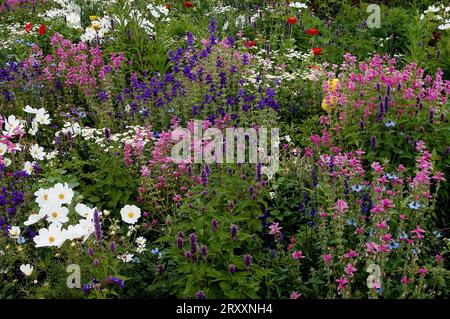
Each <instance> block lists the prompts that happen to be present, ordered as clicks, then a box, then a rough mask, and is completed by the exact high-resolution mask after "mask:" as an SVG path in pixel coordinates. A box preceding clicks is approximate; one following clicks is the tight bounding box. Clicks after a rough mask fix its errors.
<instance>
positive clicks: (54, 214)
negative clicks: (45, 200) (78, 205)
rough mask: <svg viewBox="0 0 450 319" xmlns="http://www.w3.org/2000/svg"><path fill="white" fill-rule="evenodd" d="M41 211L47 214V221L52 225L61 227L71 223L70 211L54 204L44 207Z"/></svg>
mask: <svg viewBox="0 0 450 319" xmlns="http://www.w3.org/2000/svg"><path fill="white" fill-rule="evenodd" d="M41 210H42V211H44V212H45V215H47V220H48V221H49V222H51V223H54V224H58V225H61V224H64V223H67V222H68V221H69V218H68V217H67V215H68V214H69V210H68V209H67V208H66V207H63V206H60V205H58V204H53V203H52V204H50V205H47V206H44V207H42V208H41Z"/></svg>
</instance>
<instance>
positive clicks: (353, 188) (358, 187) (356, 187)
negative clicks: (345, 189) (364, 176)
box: [352, 185, 364, 193]
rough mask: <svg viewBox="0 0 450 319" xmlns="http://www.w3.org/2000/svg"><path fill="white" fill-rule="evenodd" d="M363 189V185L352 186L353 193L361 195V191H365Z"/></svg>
mask: <svg viewBox="0 0 450 319" xmlns="http://www.w3.org/2000/svg"><path fill="white" fill-rule="evenodd" d="M363 188H364V187H363V186H361V185H353V186H352V191H354V192H357V193H359V192H360V191H362V190H363Z"/></svg>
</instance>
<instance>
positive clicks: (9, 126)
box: [4, 115, 24, 136]
mask: <svg viewBox="0 0 450 319" xmlns="http://www.w3.org/2000/svg"><path fill="white" fill-rule="evenodd" d="M23 123H24V121H23V120H19V119H17V118H16V117H15V116H14V115H10V116H8V119H7V120H6V121H5V130H6V131H4V133H5V134H8V135H11V136H14V135H16V130H17V129H19V130H23V125H24V124H23Z"/></svg>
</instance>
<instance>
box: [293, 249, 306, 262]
mask: <svg viewBox="0 0 450 319" xmlns="http://www.w3.org/2000/svg"><path fill="white" fill-rule="evenodd" d="M292 257H293V258H294V259H297V260H298V259H303V258H305V256H303V253H302V251H301V250H296V251H294V252H293V253H292Z"/></svg>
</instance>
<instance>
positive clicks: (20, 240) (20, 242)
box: [17, 236, 25, 245]
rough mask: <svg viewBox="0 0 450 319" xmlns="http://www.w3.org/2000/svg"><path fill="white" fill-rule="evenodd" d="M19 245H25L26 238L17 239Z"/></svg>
mask: <svg viewBox="0 0 450 319" xmlns="http://www.w3.org/2000/svg"><path fill="white" fill-rule="evenodd" d="M17 243H18V244H19V245H22V244H23V243H25V237H22V236H20V237H19V238H17Z"/></svg>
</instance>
